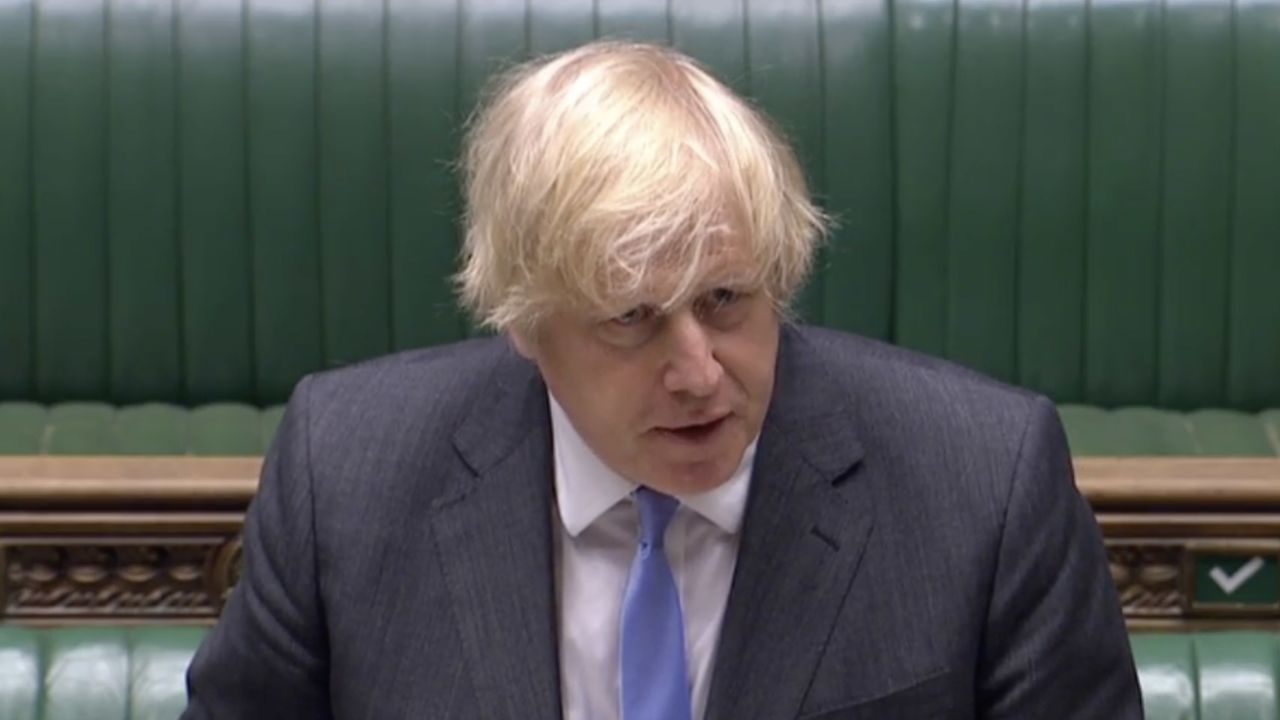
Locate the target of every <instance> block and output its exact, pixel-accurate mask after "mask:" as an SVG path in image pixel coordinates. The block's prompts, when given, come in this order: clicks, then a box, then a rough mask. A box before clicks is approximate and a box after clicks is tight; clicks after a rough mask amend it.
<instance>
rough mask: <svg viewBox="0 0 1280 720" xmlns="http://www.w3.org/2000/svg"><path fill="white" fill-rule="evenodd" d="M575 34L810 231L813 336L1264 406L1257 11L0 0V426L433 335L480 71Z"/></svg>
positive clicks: (259, 376)
mask: <svg viewBox="0 0 1280 720" xmlns="http://www.w3.org/2000/svg"><path fill="white" fill-rule="evenodd" d="M600 35H610V36H618V37H634V38H642V39H649V40H658V41H663V42H671V43H673V44H675V45H676V46H677V47H680V48H682V49H685V50H687V51H689V52H691V53H693V54H694V55H696V56H698V57H700V58H702V59H703V60H705V61H706V62H707V63H708V64H709V65H711V66H712V67H713V68H714V69H715V70H716V71H718V72H719V73H720V74H721V75H722V76H723V77H724V78H725V79H726V80H727V81H728V82H729V83H731V84H732V85H734V86H735V87H737V88H738V89H740V90H742V91H744V92H747V93H750V94H751V95H752V96H754V97H755V98H757V99H758V101H759V102H760V104H761V105H762V106H763V107H764V108H765V109H766V110H767V111H769V112H770V113H771V114H772V115H773V116H774V117H775V118H776V119H777V120H778V121H779V123H780V124H781V125H782V126H783V127H784V128H785V130H786V131H787V133H788V134H789V135H790V136H791V137H792V138H793V139H794V140H795V142H796V144H797V146H798V148H799V151H800V154H801V157H802V159H803V160H804V162H805V165H806V168H807V170H808V173H809V175H810V177H811V178H812V181H813V186H814V189H815V191H816V192H817V194H818V195H819V197H820V198H821V200H822V202H823V203H825V205H826V206H827V207H828V208H829V209H830V210H831V211H832V212H834V213H835V214H836V215H837V216H838V217H839V218H840V219H841V227H840V229H839V230H838V231H837V232H836V234H835V236H834V238H833V241H832V245H831V247H830V248H829V249H828V250H827V252H825V254H824V256H823V258H822V261H821V265H820V272H819V273H818V275H817V276H816V277H815V278H814V281H813V283H812V284H811V286H810V287H809V288H808V290H807V291H806V292H805V294H804V296H803V298H802V299H801V303H800V305H801V309H802V311H803V312H804V314H805V315H806V316H807V317H808V318H810V319H811V320H814V321H816V322H820V323H825V324H829V325H834V326H838V327H842V328H847V329H851V330H856V331H860V332H863V333H866V334H870V335H873V336H879V337H885V338H889V339H891V340H894V341H896V342H899V343H902V344H904V345H908V346H911V347H916V348H921V349H924V350H926V351H929V352H933V353H937V354H942V355H947V356H950V357H953V358H956V359H958V360H960V361H962V362H965V363H968V364H971V365H973V366H976V367H978V368H979V369H982V370H984V371H987V372H990V373H993V374H995V375H997V376H999V377H1002V378H1005V379H1008V380H1012V381H1015V382H1018V383H1021V384H1025V385H1028V386H1030V387H1033V388H1036V389H1039V390H1042V391H1045V392H1047V393H1048V394H1049V395H1050V396H1052V397H1053V398H1054V399H1056V400H1058V401H1059V402H1066V403H1084V404H1090V405H1097V406H1105V407H1115V406H1122V405H1147V406H1152V407H1158V408H1165V409H1174V410H1194V409H1198V408H1204V407H1221V408H1228V409H1232V410H1239V411H1249V412H1256V411H1260V410H1262V409H1265V408H1268V407H1280V283H1276V282H1274V276H1275V273H1276V271H1277V269H1280V243H1276V242H1275V238H1276V237H1277V236H1280V204H1277V203H1276V202H1275V201H1274V189H1275V188H1276V187H1280V133H1276V132H1275V128H1276V127H1280V64H1277V63H1276V62H1274V59H1275V57H1276V56H1277V54H1278V53H1280V0H1248V1H1247V2H1231V0H1202V1H1200V2H1196V3H1164V2H1160V1H1157V0H1139V1H1138V2H1130V1H1128V0H1126V1H1124V2H1121V1H1119V0H1102V1H1100V2H1085V1H1084V0H1067V1H1066V2H1053V3H1025V2H1021V1H1014V0H981V1H979V0H959V1H958V2H954V3H950V2H948V3H938V2H933V0H893V1H892V2H888V1H885V2H865V1H864V0H824V1H823V2H818V1H817V0H800V1H796V2H776V1H774V0H746V1H745V2H743V0H699V2H679V3H672V2H665V1H664V0H650V1H645V2H636V1H634V0H627V1H625V2H624V1H623V0H570V1H568V2H566V1H565V0H528V1H526V0H389V1H388V2H331V1H321V2H312V0H271V2H266V1H265V0H248V2H240V1H239V0H234V1H233V0H211V1H210V2H199V3H172V2H168V1H167V0H166V1H161V0H137V1H136V2H129V3H108V2H106V1H105V0H0V97H3V98H5V102H4V103H2V104H0V400H18V401H29V402H41V403H53V402H63V401H95V402H108V403H112V404H121V405H123V404H133V403H140V402H149V401H159V402H167V403H175V404H180V405H187V406H191V405H196V404H201V403H206V402H239V403H248V404H253V405H259V406H261V405H267V404H271V403H276V402H280V401H282V400H283V399H284V398H285V396H286V395H287V393H288V391H289V389H290V387H291V385H292V384H293V382H294V381H296V379H297V378H298V377H299V376H300V375H301V374H302V373H305V372H307V371H310V370H314V369H317V368H321V367H325V366H330V365H334V364H339V363H344V362H349V361H352V360H355V359H358V358H362V357H366V356H369V355H373V354H378V353H382V352H386V351H388V350H392V349H397V348H404V347H409V346H416V345H423V344H428V343H434V342H440V341H445V340H450V339H454V338H458V337H461V336H463V335H465V334H466V333H467V332H468V331H467V328H466V324H465V322H464V321H463V319H462V318H461V317H460V316H459V314H458V313H457V311H456V310H455V308H454V306H453V304H452V301H451V296H450V291H449V286H448V282H447V275H448V273H449V272H450V269H451V267H452V264H453V258H454V254H455V251H456V245H457V228H456V217H457V213H458V209H459V201H458V193H457V189H456V187H455V185H454V181H453V176H452V174H451V171H450V168H449V165H448V162H449V161H451V160H452V159H454V157H455V155H456V151H457V146H458V137H459V135H458V127H459V124H460V122H461V121H462V120H463V118H465V117H466V115H467V113H468V112H469V111H470V109H471V107H472V106H473V104H474V101H475V98H476V96H477V93H478V92H479V88H480V87H481V86H482V84H483V82H484V80H485V78H486V77H487V76H488V75H489V74H490V73H491V72H492V71H493V70H494V69H496V68H499V67H501V66H503V65H504V64H506V63H509V62H511V61H512V60H515V59H518V58H523V57H526V56H527V55H529V54H530V53H535V52H545V51H550V50H555V49H559V48H563V47H567V46H570V45H574V44H577V43H580V42H582V41H584V40H587V39H589V38H592V37H596V36H600Z"/></svg>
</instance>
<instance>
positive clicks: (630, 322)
mask: <svg viewBox="0 0 1280 720" xmlns="http://www.w3.org/2000/svg"><path fill="white" fill-rule="evenodd" d="M653 314H654V313H653V308H651V307H649V306H648V305H639V306H637V307H633V308H631V309H630V310H628V311H626V312H624V313H622V314H621V315H618V316H616V317H614V318H613V319H611V320H610V321H609V322H610V323H612V324H614V325H618V326H620V327H634V326H636V325H639V324H641V323H643V322H644V321H646V320H648V319H649V318H651V317H653Z"/></svg>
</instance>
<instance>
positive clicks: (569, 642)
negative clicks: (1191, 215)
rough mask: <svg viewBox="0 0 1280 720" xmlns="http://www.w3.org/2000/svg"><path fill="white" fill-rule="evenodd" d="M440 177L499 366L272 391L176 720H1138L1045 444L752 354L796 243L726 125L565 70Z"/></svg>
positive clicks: (403, 364) (388, 361)
mask: <svg viewBox="0 0 1280 720" xmlns="http://www.w3.org/2000/svg"><path fill="white" fill-rule="evenodd" d="M464 166H465V171H466V196H467V205H468V215H467V220H466V223H467V236H466V245H465V250H464V268H463V270H462V272H461V273H460V275H459V285H460V288H461V296H462V299H463V301H464V303H465V304H466V305H467V306H468V307H469V308H470V309H471V310H472V311H473V312H474V313H475V314H476V316H477V317H478V318H479V319H480V320H481V321H482V322H484V323H485V324H487V325H488V326H490V327H492V328H494V329H496V330H497V331H499V333H500V336H499V337H498V338H494V339H486V340H477V341H472V342H468V343H463V344H460V345H455V346H451V347H444V348H437V349H431V350H423V351H417V352H411V353H405V354H400V355H396V356H393V357H390V358H385V359H381V360H376V361H373V362H369V363H364V364H361V365H358V366H355V367H350V368H347V369H343V370H337V371H333V372H328V373H322V374H319V375H315V376H312V377H309V378H307V379H305V380H303V381H302V382H301V383H300V384H299V386H298V388H297V390H296V391H295V393H294V397H293V399H292V401H291V402H290V406H289V410H288V412H287V414H286V418H285V421H284V424H283V426H282V428H281V430H280V433H279V436H278V439H277V441H276V445H275V447H274V448H273V450H272V451H271V453H270V455H269V457H268V459H267V462H266V465H265V468H264V472H263V479H262V485H261V489H260V492H259V495H258V497H257V499H256V500H255V502H254V504H253V507H252V510H251V511H250V514H249V517H248V520H247V522H246V528H245V559H246V564H245V570H244V575H243V577H242V579H241V581H240V585H239V587H237V589H236V591H235V593H234V594H233V595H232V598H231V600H230V602H229V603H228V605H227V608H226V611H225V613H224V615H223V617H222V620H221V622H220V623H219V625H218V626H217V628H215V629H214V631H213V632H212V633H211V634H210V636H209V638H208V640H207V641H206V642H205V644H204V646H203V647H202V648H201V650H200V652H199V653H198V655H197V656H196V658H195V660H194V662H193V664H192V667H191V670H190V674H189V688H190V693H191V704H190V707H189V708H188V710H187V712H186V714H185V716H184V717H186V718H190V719H192V720H195V719H199V718H218V719H222V718H236V719H252V718H271V719H273V720H284V719H285V718H308V719H314V718H377V719H378V720H390V719H393V718H551V717H557V716H561V715H563V716H564V717H567V718H571V719H578V718H590V719H591V720H607V719H611V718H622V719H623V720H680V719H683V718H693V719H700V718H723V719H733V720H738V719H740V718H761V719H769V720H772V719H776V718H797V717H803V718H829V719H832V720H834V719H836V718H877V719H884V718H911V719H912V720H921V719H927V718H988V719H991V718H1018V719H1024V720H1025V719H1035V720H1050V719H1055V718H1071V719H1080V720H1084V719H1086V718H1087V719H1090V720H1096V719H1098V718H1108V719H1114V718H1121V719H1129V718H1132V719H1134V720H1136V719H1137V718H1140V717H1141V708H1140V701H1139V693H1138V687H1137V681H1136V676H1135V672H1134V668H1133V664H1132V660H1131V658H1130V655H1129V649H1128V641H1127V635H1126V633H1125V628H1124V623H1123V621H1122V618H1121V615H1120V612H1119V608H1118V603H1117V600H1116V596H1115V592H1114V588H1113V587H1112V585H1111V581H1110V578H1109V576H1108V572H1107V565H1106V561H1105V558H1104V554H1103V550H1102V545H1101V543H1100V541H1099V537H1098V531H1097V527H1096V525H1095V524H1094V521H1093V517H1092V515H1091V513H1090V511H1089V508H1088V506H1087V505H1086V504H1085V503H1084V501H1083V500H1082V499H1081V497H1080V496H1079V495H1078V493H1077V492H1076V490H1075V487H1074V483H1073V481H1072V477H1071V468H1070V461H1069V457H1068V452H1067V447H1066V442H1065V439H1064V437H1063V433H1062V430H1061V427H1060V424H1059V422H1058V420H1057V417H1056V414H1055V413H1054V410H1053V408H1052V406H1051V405H1050V403H1049V402H1048V401H1046V400H1044V399H1043V398H1040V397H1037V396H1035V395H1032V394H1030V393H1026V392H1023V391H1020V390H1017V389H1013V388H1009V387H1006V386H1003V385H1000V384H998V383H996V382H994V381H991V380H987V379H985V378H982V377H980V376H978V375H976V374H974V373H970V372H967V371H965V370H962V369H959V368H957V367H954V366H952V365H949V364H947V363H944V362H941V361H935V360H931V359H928V358H924V357H921V356H918V355H914V354H911V353H909V352H906V351H903V350H898V349H894V348H892V347H889V346H886V345H883V344H879V343H875V342H871V341H867V340H861V339H857V338H854V337H851V336H846V335H842V334H839V333H835V332H830V331H821V330H816V329H809V328H802V327H799V326H797V325H796V324H794V323H791V322H789V321H788V320H787V319H786V318H787V315H786V308H787V304H788V302H789V301H790V300H791V298H792V297H793V295H794V294H795V292H796V290H797V288H798V287H799V286H800V284H801V283H802V282H803V279H804V276H805V274H806V272H807V271H808V268H809V265H810V263H811V259H812V256H813V252H814V248H815V245H816V243H817V242H818V240H819V238H820V237H821V235H822V232H823V226H824V218H823V216H822V215H821V213H820V212H819V211H818V210H817V209H815V208H814V206H813V205H812V204H811V202H810V200H809V197H808V193H807V190H806V188H805V184H804V179H803V175H802V173H801V171H800V168H799V166H798V164H797V162H796V160H795V157H794V156H793V154H792V152H791V150H790V149H789V148H788V147H787V146H786V144H785V143H784V142H782V141H781V140H780V138H779V136H778V134H777V133H776V132H775V131H774V130H772V129H771V128H770V126H769V125H768V123H767V122H766V121H765V120H764V119H763V118H762V117H761V116H760V115H759V114H758V113H756V112H755V111H754V110H753V109H752V108H751V107H750V106H749V105H748V104H746V103H745V102H744V101H742V100H741V99H739V98H738V97H736V96H734V95H733V93H731V92H730V91H729V90H727V89H726V88H725V87H724V86H723V85H721V84H720V83H719V82H717V81H716V80H714V79H713V78H712V77H711V76H710V75H709V74H707V73H706V72H705V71H704V70H702V69H701V68H700V67H699V66H698V65H696V64H695V63H694V62H693V61H691V60H689V59H688V58H686V57H683V56H681V55H679V54H677V53H675V52H672V51H669V50H665V49H660V48H656V47H651V46H644V45H632V44H615V43H597V44H592V45H588V46H585V47H582V48H579V49H577V50H574V51H571V52H568V53H564V54H561V55H557V56H554V57H551V58H546V59H542V60H539V61H536V62H533V63H530V64H527V65H525V66H522V67H520V68H518V69H516V70H515V71H514V72H512V73H510V74H509V75H508V76H507V77H506V78H505V79H504V80H503V81H502V83H501V84H500V86H499V87H498V88H497V90H496V92H495V93H494V94H493V96H492V97H491V98H490V99H489V101H488V102H487V103H486V104H485V106H484V108H483V109H482V111H481V112H480V113H479V115H478V116H477V118H476V119H475V121H474V122H473V124H472V127H471V129H470V132H469V135H468V140H467V149H466V154H465V158H464Z"/></svg>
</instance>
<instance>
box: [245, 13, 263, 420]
mask: <svg viewBox="0 0 1280 720" xmlns="http://www.w3.org/2000/svg"><path fill="white" fill-rule="evenodd" d="M249 3H250V0H240V126H241V130H240V132H241V135H242V136H243V137H244V156H243V157H242V158H241V163H240V167H241V172H243V173H244V177H243V178H242V182H241V187H242V188H243V192H244V198H243V199H244V244H245V250H246V253H245V258H246V259H247V260H248V262H249V268H248V269H249V278H248V280H249V282H248V283H247V285H248V294H249V328H248V336H249V337H248V340H249V387H247V388H246V389H245V390H246V392H245V395H246V399H252V400H254V401H257V402H259V403H261V402H262V401H263V399H264V397H265V396H264V394H263V392H262V383H261V377H260V373H259V371H258V363H259V359H258V332H257V325H258V312H257V308H258V302H257V295H258V253H257V251H256V250H257V249H256V247H255V233H254V225H253V168H252V165H253V133H252V132H251V130H250V127H249V125H250V122H249V116H250V115H251V111H252V105H251V103H252V97H251V95H252V93H251V92H250V85H251V84H252V77H253V67H252V63H251V62H250V54H249V44H250V42H251V38H250V28H249V11H250V4H249Z"/></svg>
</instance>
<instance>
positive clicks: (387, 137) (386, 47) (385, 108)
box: [378, 0, 401, 352]
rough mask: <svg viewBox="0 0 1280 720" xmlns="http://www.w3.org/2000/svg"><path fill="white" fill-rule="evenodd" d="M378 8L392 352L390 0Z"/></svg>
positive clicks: (392, 343)
mask: <svg viewBox="0 0 1280 720" xmlns="http://www.w3.org/2000/svg"><path fill="white" fill-rule="evenodd" d="M379 5H380V7H381V8H382V22H381V27H380V28H379V32H380V34H381V36H382V57H381V62H382V72H381V73H379V76H378V77H379V80H380V81H381V82H382V93H381V98H380V99H381V105H380V106H379V108H378V109H379V112H381V113H382V158H383V163H382V185H383V187H384V188H385V191H384V192H383V194H382V242H383V244H384V245H385V246H386V250H387V287H386V297H387V316H386V318H385V320H386V323H387V348H386V349H385V352H392V351H395V350H398V349H400V347H401V346H400V343H398V342H396V273H395V267H396V244H395V241H394V238H395V230H394V226H393V225H392V217H391V197H392V195H394V194H395V187H394V186H393V185H392V183H393V182H395V174H394V173H392V172H391V164H392V162H394V159H393V158H392V155H391V0H382V2H381V3H379Z"/></svg>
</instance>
